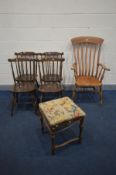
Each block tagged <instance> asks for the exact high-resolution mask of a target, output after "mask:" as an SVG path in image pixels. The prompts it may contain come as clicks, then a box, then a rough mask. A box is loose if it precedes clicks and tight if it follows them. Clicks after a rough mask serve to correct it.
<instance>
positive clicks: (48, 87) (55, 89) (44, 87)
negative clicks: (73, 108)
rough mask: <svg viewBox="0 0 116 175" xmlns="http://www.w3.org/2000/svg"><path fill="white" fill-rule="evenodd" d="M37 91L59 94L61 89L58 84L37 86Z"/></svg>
mask: <svg viewBox="0 0 116 175" xmlns="http://www.w3.org/2000/svg"><path fill="white" fill-rule="evenodd" d="M39 91H40V92H42V93H47V92H60V91H63V87H62V86H61V85H60V84H58V83H46V84H43V85H40V86H39Z"/></svg>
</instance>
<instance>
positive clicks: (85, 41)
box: [71, 36, 109, 103]
mask: <svg viewBox="0 0 116 175" xmlns="http://www.w3.org/2000/svg"><path fill="white" fill-rule="evenodd" d="M103 41H104V40H103V39H102V38H99V37H94V36H80V37H75V38H72V39H71V42H72V46H73V51H74V64H73V66H72V69H73V70H74V78H75V86H74V90H73V98H75V97H76V95H77V94H76V90H79V89H81V88H83V89H89V90H91V89H92V90H94V91H95V90H96V91H97V92H98V94H99V96H100V103H102V102H103V94H102V80H103V78H104V73H105V71H106V70H107V71H108V70H109V69H108V68H106V67H105V66H104V65H102V64H101V63H100V51H101V45H102V43H103Z"/></svg>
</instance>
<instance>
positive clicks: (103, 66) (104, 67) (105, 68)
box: [98, 63, 110, 71]
mask: <svg viewBox="0 0 116 175" xmlns="http://www.w3.org/2000/svg"><path fill="white" fill-rule="evenodd" d="M98 66H101V67H102V68H103V69H104V70H107V71H110V69H109V68H107V67H106V66H105V65H103V64H101V63H99V64H98Z"/></svg>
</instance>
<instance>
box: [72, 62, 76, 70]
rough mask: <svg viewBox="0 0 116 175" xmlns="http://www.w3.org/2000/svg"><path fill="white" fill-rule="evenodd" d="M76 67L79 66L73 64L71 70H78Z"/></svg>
mask: <svg viewBox="0 0 116 175" xmlns="http://www.w3.org/2000/svg"><path fill="white" fill-rule="evenodd" d="M76 67H77V64H76V63H74V64H72V67H71V70H74V71H75V70H76Z"/></svg>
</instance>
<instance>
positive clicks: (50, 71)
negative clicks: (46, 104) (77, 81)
mask: <svg viewBox="0 0 116 175" xmlns="http://www.w3.org/2000/svg"><path fill="white" fill-rule="evenodd" d="M63 62H64V58H61V57H60V58H58V57H56V56H54V54H53V55H52V56H51V55H50V56H48V54H47V56H46V54H45V53H43V54H40V58H39V59H37V63H38V74H39V78H40V80H39V81H40V85H39V88H38V90H39V92H40V93H41V97H40V101H42V99H43V95H45V94H47V93H59V94H60V95H62V91H63V86H62V84H61V82H62V68H63Z"/></svg>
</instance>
